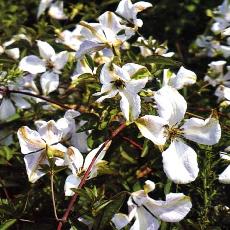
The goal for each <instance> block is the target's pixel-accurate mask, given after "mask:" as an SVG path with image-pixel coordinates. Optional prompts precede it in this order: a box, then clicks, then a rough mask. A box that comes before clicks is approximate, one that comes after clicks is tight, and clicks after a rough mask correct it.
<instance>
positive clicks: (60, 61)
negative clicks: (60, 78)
mask: <svg viewBox="0 0 230 230" xmlns="http://www.w3.org/2000/svg"><path fill="white" fill-rule="evenodd" d="M68 57H69V54H68V52H67V51H62V52H60V53H58V54H55V55H54V56H52V57H51V61H52V62H53V65H54V70H56V71H59V70H61V69H63V68H64V66H65V64H66V62H67V61H68Z"/></svg>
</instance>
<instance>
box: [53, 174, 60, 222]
mask: <svg viewBox="0 0 230 230" xmlns="http://www.w3.org/2000/svg"><path fill="white" fill-rule="evenodd" d="M50 174H51V175H50V188H51V193H52V202H53V209H54V216H55V218H56V220H57V221H61V219H59V218H58V216H57V208H56V202H55V195H54V172H53V171H51V173H50Z"/></svg>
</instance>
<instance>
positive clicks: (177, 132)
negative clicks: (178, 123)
mask: <svg viewBox="0 0 230 230" xmlns="http://www.w3.org/2000/svg"><path fill="white" fill-rule="evenodd" d="M165 129H166V130H165V134H166V136H167V138H168V139H170V140H173V139H175V138H177V137H180V136H181V135H182V134H183V129H180V128H178V127H175V126H172V127H170V126H168V125H166V126H165Z"/></svg>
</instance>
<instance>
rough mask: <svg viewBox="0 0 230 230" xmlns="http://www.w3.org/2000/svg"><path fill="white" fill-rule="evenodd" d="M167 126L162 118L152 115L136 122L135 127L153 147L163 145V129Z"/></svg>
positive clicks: (164, 136) (164, 138) (164, 139)
mask: <svg viewBox="0 0 230 230" xmlns="http://www.w3.org/2000/svg"><path fill="white" fill-rule="evenodd" d="M166 124H167V121H165V120H164V119H163V118H161V117H158V116H153V115H145V116H143V117H141V118H139V119H138V120H136V125H137V127H138V128H139V130H140V132H141V134H142V135H143V136H144V137H145V138H147V139H149V140H151V141H152V142H153V143H154V144H155V145H164V144H165V142H166V135H165V128H164V126H165V125H166Z"/></svg>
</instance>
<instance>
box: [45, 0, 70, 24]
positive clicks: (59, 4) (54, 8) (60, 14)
mask: <svg viewBox="0 0 230 230" xmlns="http://www.w3.org/2000/svg"><path fill="white" fill-rule="evenodd" d="M63 8H64V6H63V1H56V2H55V3H53V4H51V6H50V9H49V12H48V13H49V15H50V16H51V17H52V18H55V19H57V20H65V19H67V18H68V17H67V16H66V15H65V13H64V9H63Z"/></svg>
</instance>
